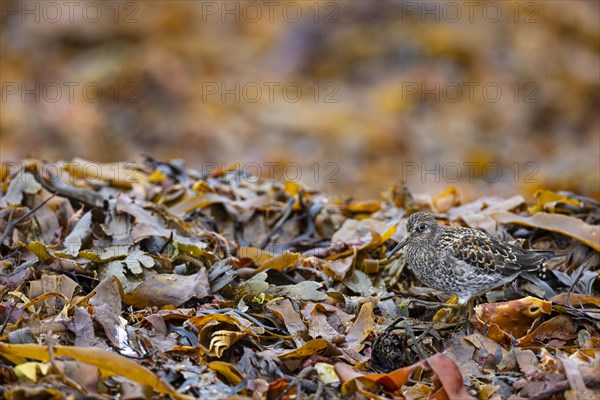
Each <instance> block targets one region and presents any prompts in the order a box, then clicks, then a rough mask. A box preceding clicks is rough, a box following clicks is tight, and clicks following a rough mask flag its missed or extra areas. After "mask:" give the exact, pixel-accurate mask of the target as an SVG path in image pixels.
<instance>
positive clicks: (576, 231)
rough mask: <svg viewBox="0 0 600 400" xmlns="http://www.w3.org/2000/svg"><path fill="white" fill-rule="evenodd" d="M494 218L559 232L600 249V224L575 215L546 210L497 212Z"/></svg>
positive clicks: (503, 221) (597, 249)
mask: <svg viewBox="0 0 600 400" xmlns="http://www.w3.org/2000/svg"><path fill="white" fill-rule="evenodd" d="M492 218H494V219H495V220H496V221H498V223H501V224H518V225H524V226H531V227H534V228H539V229H545V230H547V231H551V232H558V233H560V234H563V235H566V236H569V237H572V238H573V239H575V240H579V241H580V242H582V243H585V244H587V245H588V246H590V247H591V248H592V249H594V250H596V251H600V226H598V225H589V224H586V223H585V222H583V221H582V220H580V219H577V218H575V217H570V216H567V215H562V214H548V213H544V212H539V213H537V214H535V215H532V216H530V217H524V216H522V215H517V214H513V213H510V212H495V213H492Z"/></svg>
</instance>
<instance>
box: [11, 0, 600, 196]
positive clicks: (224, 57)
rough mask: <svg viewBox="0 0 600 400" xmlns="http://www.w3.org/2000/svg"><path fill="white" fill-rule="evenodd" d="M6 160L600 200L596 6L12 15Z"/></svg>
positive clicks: (78, 6) (403, 4)
mask: <svg viewBox="0 0 600 400" xmlns="http://www.w3.org/2000/svg"><path fill="white" fill-rule="evenodd" d="M1 5H2V21H1V30H0V35H1V41H0V43H1V57H0V58H1V61H0V74H1V81H2V102H1V104H0V106H1V118H0V133H1V134H0V160H1V161H3V162H7V161H17V160H20V159H22V158H24V157H27V156H31V157H36V158H43V159H50V160H60V159H66V160H68V159H72V158H75V157H81V158H85V159H89V160H94V161H101V162H112V161H136V160H141V159H142V158H143V156H144V155H150V156H152V157H155V158H157V159H160V160H170V159H183V160H185V161H186V164H187V165H188V166H190V167H194V168H197V169H200V170H203V171H205V172H210V171H211V170H213V169H214V168H215V167H225V166H227V165H229V164H231V163H234V162H239V168H240V169H242V170H244V171H246V172H249V173H252V174H259V175H261V176H263V177H265V178H271V179H276V180H279V181H284V180H286V179H287V180H296V181H300V182H302V183H304V184H306V185H309V186H311V187H313V188H317V189H321V190H323V191H324V192H326V193H330V194H335V195H337V196H340V197H354V198H377V197H378V196H379V193H380V192H382V191H384V190H386V189H387V188H389V187H390V186H391V185H393V184H395V183H398V182H400V181H405V182H406V184H407V185H408V187H409V188H410V189H411V190H412V191H415V192H420V193H424V192H426V193H432V194H435V193H439V192H440V191H442V190H444V189H445V188H446V187H448V186H450V185H454V186H456V187H458V188H459V190H460V192H461V194H462V196H463V199H465V200H466V199H469V198H474V197H479V196H481V195H491V194H499V195H505V196H506V195H512V194H514V193H523V194H531V193H533V192H534V191H535V190H536V189H539V188H549V189H563V190H574V191H577V192H579V193H581V194H585V195H588V196H592V197H595V198H599V197H600V124H599V106H600V88H599V83H600V58H599V52H600V8H599V3H598V2H596V1H540V2H532V1H524V2H518V1H489V2H488V1H474V2H464V1H458V2H454V1H448V2H442V1H427V2H413V1H382V2H377V3H374V2H371V1H357V0H353V1H323V2H316V1H288V2H283V1H281V2H280V1H268V2H261V1H258V2H245V1H243V2H238V1H204V2H201V1H119V2H115V1H83V0H78V1H71V2H60V1H52V2H49V1H26V2H11V1H3V2H2V4H1Z"/></svg>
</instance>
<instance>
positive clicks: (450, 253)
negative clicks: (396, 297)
mask: <svg viewBox="0 0 600 400" xmlns="http://www.w3.org/2000/svg"><path fill="white" fill-rule="evenodd" d="M407 228H408V233H407V235H406V236H405V237H404V239H402V240H401V241H400V243H398V245H397V246H396V247H395V248H394V249H393V250H392V252H391V253H390V255H389V256H388V258H391V257H392V256H393V255H394V254H395V253H396V252H398V251H399V250H400V249H404V254H405V256H406V263H407V266H408V268H409V269H410V270H411V271H412V272H413V273H414V274H415V275H416V277H417V278H418V279H419V280H420V281H421V282H423V283H424V284H425V285H427V286H429V287H431V288H434V289H437V290H441V291H444V292H448V293H453V294H456V295H458V302H459V304H467V303H468V302H469V300H471V298H472V297H473V296H475V295H477V294H479V293H482V292H486V291H488V290H490V289H493V288H495V287H498V286H501V285H503V284H505V283H508V282H511V281H512V280H514V279H515V278H516V277H517V276H518V275H519V274H521V273H523V272H530V273H533V274H536V275H537V276H538V277H539V278H541V279H546V277H547V275H546V274H547V271H546V268H545V267H544V266H543V264H544V262H545V261H546V260H548V259H550V258H551V257H552V256H553V255H554V253H552V252H550V251H532V250H525V249H522V248H520V247H516V246H513V245H511V244H508V243H506V242H503V241H502V240H499V239H496V238H494V237H492V236H490V235H488V234H486V233H484V232H481V231H477V230H475V229H469V228H462V227H457V226H441V225H438V224H437V222H436V221H435V219H434V218H433V216H432V215H431V214H427V213H423V212H418V213H415V214H413V215H411V216H410V217H409V218H408V221H407Z"/></svg>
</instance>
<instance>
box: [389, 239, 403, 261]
mask: <svg viewBox="0 0 600 400" xmlns="http://www.w3.org/2000/svg"><path fill="white" fill-rule="evenodd" d="M406 243H408V235H406V236H404V239H402V240H401V241H400V242H398V244H397V245H396V247H394V249H393V250H392V252H391V253H390V254H389V255H388V260H389V259H390V258H392V256H393V255H394V254H396V253H397V252H399V251H400V250H401V249H402V248H403V247H404V246H406Z"/></svg>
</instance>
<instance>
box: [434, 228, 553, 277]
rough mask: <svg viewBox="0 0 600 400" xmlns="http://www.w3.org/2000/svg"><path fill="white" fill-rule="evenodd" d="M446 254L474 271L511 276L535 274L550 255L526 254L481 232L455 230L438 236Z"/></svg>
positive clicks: (528, 252) (532, 252) (526, 252)
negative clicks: (471, 267)
mask: <svg viewBox="0 0 600 400" xmlns="http://www.w3.org/2000/svg"><path fill="white" fill-rule="evenodd" d="M440 240H441V241H442V242H443V243H444V244H445V247H446V248H447V251H448V255H449V256H451V257H453V258H454V259H456V260H459V261H463V262H465V263H467V264H469V265H471V266H473V267H474V268H475V269H480V270H482V271H488V272H497V273H500V274H502V275H507V276H511V275H515V274H518V273H520V272H525V271H537V270H539V269H540V266H541V264H542V263H543V262H544V261H545V260H547V259H548V258H550V257H551V255H550V254H546V253H537V252H534V251H527V250H524V249H521V248H519V247H516V246H512V245H510V244H508V243H505V242H503V241H501V240H498V239H496V238H494V237H491V236H488V235H486V234H485V233H483V232H479V231H475V230H471V229H459V230H455V231H452V232H450V233H446V234H445V235H444V234H443V235H442V238H441V239H440Z"/></svg>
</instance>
